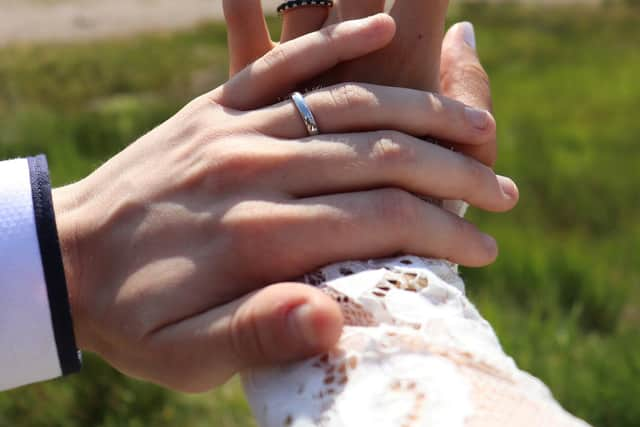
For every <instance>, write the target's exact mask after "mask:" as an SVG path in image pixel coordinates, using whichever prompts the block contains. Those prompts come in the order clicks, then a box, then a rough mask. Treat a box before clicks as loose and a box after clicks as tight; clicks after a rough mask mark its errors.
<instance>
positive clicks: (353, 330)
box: [243, 205, 587, 427]
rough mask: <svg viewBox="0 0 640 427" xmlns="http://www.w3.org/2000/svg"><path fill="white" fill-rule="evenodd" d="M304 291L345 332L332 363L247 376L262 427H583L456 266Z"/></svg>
mask: <svg viewBox="0 0 640 427" xmlns="http://www.w3.org/2000/svg"><path fill="white" fill-rule="evenodd" d="M448 208H450V209H451V208H453V209H452V210H455V211H457V212H458V213H463V211H464V206H462V205H456V206H451V207H449V206H448ZM305 281H306V282H307V283H310V284H312V285H314V286H317V287H319V288H320V289H322V290H323V291H324V292H326V293H327V294H329V295H331V296H332V297H333V298H334V299H335V300H336V301H337V302H338V303H339V304H340V306H341V308H342V311H343V313H344V317H345V321H346V326H345V328H344V331H343V334H342V336H341V338H340V341H339V343H338V345H337V346H336V347H335V348H334V349H333V350H332V351H331V352H330V353H328V354H324V355H322V356H319V357H315V358H313V359H309V360H306V361H304V362H301V363H295V364H290V365H286V366H280V367H275V368H270V369H263V370H256V371H252V372H247V373H245V374H244V375H243V381H244V386H245V391H246V393H247V396H248V399H249V402H250V405H251V407H252V409H253V411H254V414H255V416H256V418H257V421H258V424H259V425H260V426H261V427H312V426H313V427H354V426H366V427H422V426H424V427H426V426H429V427H434V426H441V427H445V426H446V427H463V426H464V427H486V426H519V427H527V426H532V427H533V426H535V427H539V426H545V427H556V426H567V427H569V426H586V425H587V424H586V423H584V422H582V421H580V420H578V419H576V418H574V417H573V416H571V415H570V414H568V413H567V412H565V411H564V410H563V409H562V408H561V407H560V406H559V405H558V404H557V403H556V401H555V400H554V399H553V396H552V395H551V393H550V392H549V390H548V388H547V387H546V386H545V385H544V384H543V383H542V382H540V381H539V380H537V379H536V378H534V377H532V376H530V375H529V374H527V373H525V372H523V371H521V370H519V369H518V368H517V366H516V364H515V363H514V361H513V359H511V358H510V357H508V356H507V355H506V354H505V353H504V352H503V350H502V348H501V346H500V343H499V341H498V339H497V337H496V335H495V333H494V331H493V329H492V328H491V326H490V325H489V323H488V322H487V321H485V320H484V319H483V318H482V317H481V316H480V314H479V313H478V311H477V310H476V309H475V307H474V306H473V305H472V304H471V303H470V302H469V300H468V299H467V298H466V296H465V294H464V284H463V282H462V280H461V279H460V277H459V276H458V274H457V269H456V266H455V265H452V264H450V263H447V262H445V261H440V260H429V259H423V258H418V257H410V256H405V257H400V258H393V259H387V260H376V261H366V262H345V263H339V264H335V265H332V266H329V267H326V268H324V269H322V270H320V271H317V272H315V273H312V274H309V275H307V276H306V277H305Z"/></svg>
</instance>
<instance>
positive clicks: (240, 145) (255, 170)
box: [204, 140, 292, 188]
mask: <svg viewBox="0 0 640 427" xmlns="http://www.w3.org/2000/svg"><path fill="white" fill-rule="evenodd" d="M291 160H292V153H290V152H288V151H286V150H281V149H278V148H276V147H275V146H271V145H269V146H267V145H266V144H265V145H262V146H259V147H258V146H257V144H253V143H251V142H250V141H244V142H243V141H242V140H238V141H233V143H231V144H225V146H224V147H222V146H220V147H216V148H214V149H212V150H210V152H209V155H208V156H207V158H206V159H204V162H205V164H206V166H205V173H206V174H207V176H208V177H210V178H211V180H213V181H215V182H216V183H217V184H218V185H219V186H221V187H223V188H224V186H225V185H228V186H238V185H250V186H251V187H252V188H256V187H258V186H260V185H261V184H262V183H266V181H265V179H264V178H265V177H267V176H268V175H269V174H271V173H273V172H274V171H278V170H281V169H282V168H284V167H285V166H286V164H287V163H288V162H290V161H291Z"/></svg>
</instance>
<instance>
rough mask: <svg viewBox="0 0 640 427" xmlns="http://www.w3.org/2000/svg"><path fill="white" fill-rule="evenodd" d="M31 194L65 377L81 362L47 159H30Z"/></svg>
mask: <svg viewBox="0 0 640 427" xmlns="http://www.w3.org/2000/svg"><path fill="white" fill-rule="evenodd" d="M28 162H29V173H30V175H31V194H32V198H33V211H34V214H35V222H36V230H37V233H38V242H39V244H40V256H41V258H42V267H43V270H44V277H45V280H46V282H47V293H48V296H49V308H50V310H51V323H52V325H53V334H54V337H55V340H56V347H57V350H58V358H59V360H60V367H61V369H62V375H68V374H72V373H74V372H77V371H78V370H80V367H81V361H80V354H79V352H78V348H77V347H76V340H75V336H74V333H73V320H72V319H71V308H70V306H69V295H68V293H67V281H66V278H65V275H64V264H63V263H62V253H61V251H60V241H59V239H58V230H57V227H56V218H55V213H54V210H53V201H52V197H51V181H50V179H49V167H48V165H47V159H46V157H45V156H42V155H41V156H37V157H30V158H29V159H28Z"/></svg>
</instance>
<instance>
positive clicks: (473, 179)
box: [461, 156, 493, 197]
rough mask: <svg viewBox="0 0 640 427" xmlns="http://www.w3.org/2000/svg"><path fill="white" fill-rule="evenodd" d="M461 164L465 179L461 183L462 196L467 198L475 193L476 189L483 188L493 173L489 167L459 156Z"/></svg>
mask: <svg viewBox="0 0 640 427" xmlns="http://www.w3.org/2000/svg"><path fill="white" fill-rule="evenodd" d="M461 162H462V170H463V171H464V177H465V179H464V182H463V183H462V185H463V191H462V193H463V196H465V197H467V196H470V195H472V194H475V193H477V192H478V189H480V188H482V187H484V186H485V185H486V183H487V182H488V180H489V176H490V175H493V172H491V169H489V167H487V166H485V165H483V164H482V163H480V162H479V161H477V160H475V159H473V158H471V157H468V156H461Z"/></svg>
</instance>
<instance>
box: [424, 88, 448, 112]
mask: <svg viewBox="0 0 640 427" xmlns="http://www.w3.org/2000/svg"><path fill="white" fill-rule="evenodd" d="M424 101H425V104H426V106H427V110H428V111H430V112H432V113H433V114H437V115H439V114H442V113H443V112H445V110H446V106H445V104H444V102H443V101H442V98H440V97H439V96H438V95H436V94H435V93H432V92H427V93H425V95H424Z"/></svg>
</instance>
